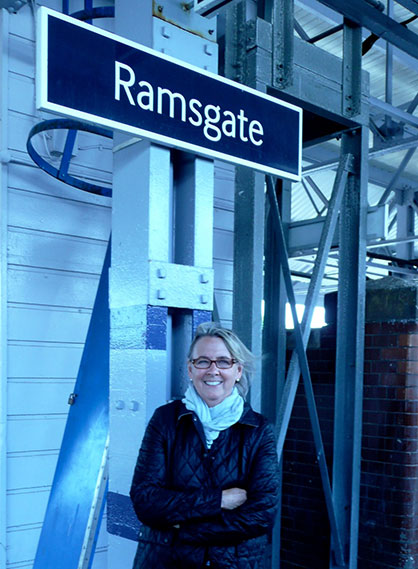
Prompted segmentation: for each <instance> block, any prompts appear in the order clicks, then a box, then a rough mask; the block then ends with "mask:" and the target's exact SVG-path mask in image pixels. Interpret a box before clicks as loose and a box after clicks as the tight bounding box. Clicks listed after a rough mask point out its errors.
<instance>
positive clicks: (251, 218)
mask: <svg viewBox="0 0 418 569" xmlns="http://www.w3.org/2000/svg"><path fill="white" fill-rule="evenodd" d="M263 249H264V176H262V175H261V174H259V173H257V172H254V171H251V170H249V169H247V168H243V167H238V168H237V170H236V176H235V217H234V298H233V327H234V330H235V331H236V332H237V333H238V335H239V336H240V338H241V339H242V340H243V342H244V343H245V344H246V345H247V346H248V348H249V349H250V350H252V352H253V353H254V354H255V355H256V356H258V358H257V362H256V372H255V374H254V377H253V382H252V386H251V403H252V405H253V407H255V409H257V410H260V408H261V358H260V357H259V356H260V355H261V325H262V322H261V304H262V300H263V253H264V251H263Z"/></svg>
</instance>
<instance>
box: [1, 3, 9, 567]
mask: <svg viewBox="0 0 418 569" xmlns="http://www.w3.org/2000/svg"><path fill="white" fill-rule="evenodd" d="M8 36H9V14H8V12H7V11H6V10H0V54H1V57H0V567H1V568H3V567H6V548H7V541H6V540H7V531H6V529H7V470H6V469H7V219H8V214H7V211H8V207H7V196H8V166H7V164H8V156H9V145H8V113H9V109H8V75H9V69H8V67H9V57H8V45H9V37H8Z"/></svg>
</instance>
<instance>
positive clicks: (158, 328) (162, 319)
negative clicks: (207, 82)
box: [146, 306, 167, 350]
mask: <svg viewBox="0 0 418 569" xmlns="http://www.w3.org/2000/svg"><path fill="white" fill-rule="evenodd" d="M166 346H167V307H165V306H147V339H146V348H147V350H165V349H166Z"/></svg>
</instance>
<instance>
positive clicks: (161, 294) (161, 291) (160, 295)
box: [157, 288, 166, 300]
mask: <svg viewBox="0 0 418 569" xmlns="http://www.w3.org/2000/svg"><path fill="white" fill-rule="evenodd" d="M165 297H166V292H165V290H164V289H163V288H160V289H158V290H157V298H158V300H164V299H165Z"/></svg>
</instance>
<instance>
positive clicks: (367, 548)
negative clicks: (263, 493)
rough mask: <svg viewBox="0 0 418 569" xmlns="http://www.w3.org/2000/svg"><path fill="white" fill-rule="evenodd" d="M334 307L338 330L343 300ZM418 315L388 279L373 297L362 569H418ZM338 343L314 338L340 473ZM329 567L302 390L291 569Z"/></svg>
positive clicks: (286, 479)
mask: <svg viewBox="0 0 418 569" xmlns="http://www.w3.org/2000/svg"><path fill="white" fill-rule="evenodd" d="M331 305H334V311H333V310H331V312H330V313H328V317H327V319H328V320H330V321H333V317H332V313H334V316H335V305H336V297H334V298H333V302H332V303H331ZM417 306H418V303H417V287H416V286H415V285H413V284H412V285H411V284H408V283H406V282H405V281H400V282H396V281H394V279H393V278H389V279H381V281H379V283H377V284H376V283H373V284H372V285H371V286H370V288H369V289H368V291H367V302H366V321H367V323H366V329H365V371H364V392H363V396H364V404H363V410H364V412H363V427H362V428H363V431H362V432H363V439H362V464H361V468H362V472H361V496H360V528H359V529H360V537H359V558H358V569H418V318H417ZM330 314H331V315H330ZM335 336H336V327H335V325H329V326H326V327H325V328H323V329H322V330H316V331H313V333H312V334H311V339H310V344H309V347H308V352H307V355H308V361H309V366H310V370H311V376H312V383H313V388H314V392H315V397H316V402H317V407H318V415H319V420H320V424H321V429H322V436H323V439H324V444H325V452H326V456H327V461H328V465H329V470H330V472H331V468H330V465H331V464H332V438H333V407H334V376H335ZM289 353H290V352H289ZM328 567H329V523H328V516H327V512H326V509H325V502H324V497H323V492H322V486H321V480H320V475H319V468H318V464H317V461H316V457H315V447H314V443H313V437H312V434H311V427H310V422H309V417H308V412H307V408H306V400H305V395H304V393H303V386H302V385H300V386H299V389H298V393H297V397H296V401H295V407H294V410H293V413H292V418H291V421H290V424H289V431H288V436H287V440H286V443H285V447H284V453H283V507H282V542H281V569H296V568H298V569H328Z"/></svg>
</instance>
